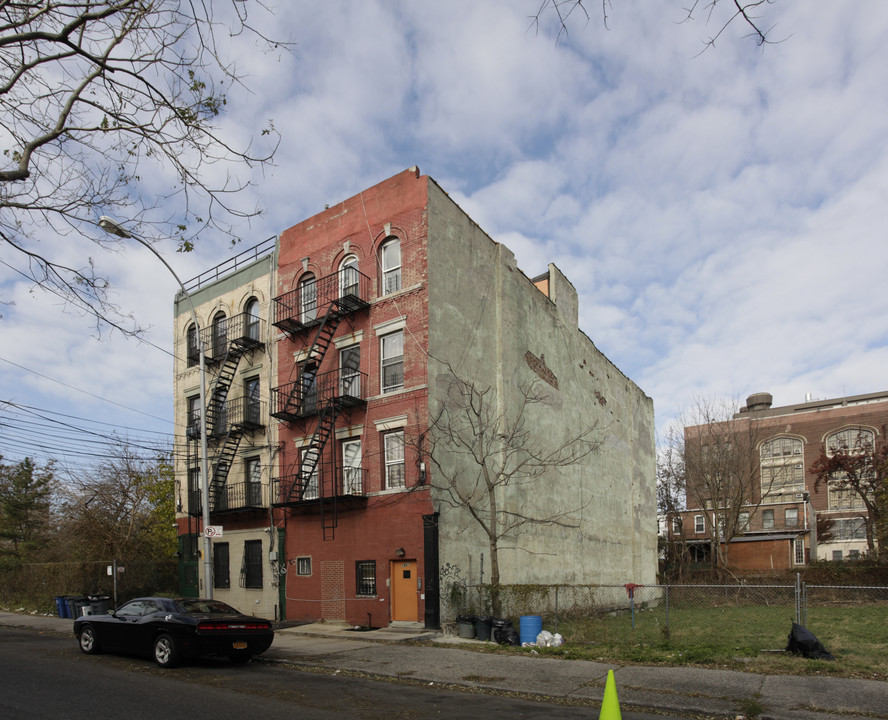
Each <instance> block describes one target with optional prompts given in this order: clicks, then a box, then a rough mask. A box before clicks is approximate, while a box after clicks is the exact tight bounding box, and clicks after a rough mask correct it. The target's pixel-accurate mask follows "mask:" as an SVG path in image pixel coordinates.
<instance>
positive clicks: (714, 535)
mask: <svg viewBox="0 0 888 720" xmlns="http://www.w3.org/2000/svg"><path fill="white" fill-rule="evenodd" d="M736 409H737V406H736V403H729V402H722V401H715V400H707V399H704V398H698V399H696V400H695V401H694V404H693V406H692V407H691V409H690V410H689V411H687V412H685V413H684V414H683V416H682V424H683V425H684V427H685V432H684V438H683V439H682V445H681V446H680V452H681V456H682V460H683V463H684V472H685V477H686V492H687V501H688V504H689V505H690V506H691V507H698V508H701V509H703V510H705V514H706V515H707V516H708V520H709V522H710V523H711V529H710V549H711V557H712V563H713V565H715V566H718V567H725V566H727V564H728V547H729V545H730V542H731V540H732V539H733V538H734V537H736V536H738V535H740V534H742V532H743V527H744V524H745V523H744V522H741V513H748V520H751V519H752V517H753V516H754V515H755V513H756V512H757V510H758V508H759V506H760V505H761V503H762V499H763V497H765V496H766V495H767V493H768V491H769V490H770V488H765V487H761V481H760V473H759V465H760V463H759V445H760V444H761V441H762V439H763V432H764V430H763V428H762V423H761V420H760V418H759V417H757V416H756V415H755V413H746V414H744V415H743V416H741V417H736V418H735V417H734V416H735V413H736ZM677 450H678V449H677ZM748 520H747V521H748Z"/></svg>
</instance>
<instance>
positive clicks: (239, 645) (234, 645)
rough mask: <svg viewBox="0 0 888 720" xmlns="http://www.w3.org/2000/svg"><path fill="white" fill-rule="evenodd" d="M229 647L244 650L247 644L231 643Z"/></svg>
mask: <svg viewBox="0 0 888 720" xmlns="http://www.w3.org/2000/svg"><path fill="white" fill-rule="evenodd" d="M231 647H233V648H234V649H235V650H246V649H247V644H246V643H245V642H234V643H231Z"/></svg>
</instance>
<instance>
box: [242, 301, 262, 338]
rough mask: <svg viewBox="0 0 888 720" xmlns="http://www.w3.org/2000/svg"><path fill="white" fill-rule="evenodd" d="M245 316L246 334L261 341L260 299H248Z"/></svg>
mask: <svg viewBox="0 0 888 720" xmlns="http://www.w3.org/2000/svg"><path fill="white" fill-rule="evenodd" d="M244 318H245V320H246V327H245V328H244V329H245V330H246V336H247V337H248V338H249V339H250V340H254V341H256V342H259V339H260V338H259V301H258V300H257V299H256V298H250V299H249V300H247V304H246V305H244Z"/></svg>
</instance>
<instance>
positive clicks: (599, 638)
mask: <svg viewBox="0 0 888 720" xmlns="http://www.w3.org/2000/svg"><path fill="white" fill-rule="evenodd" d="M447 597H448V599H449V601H450V605H449V607H448V608H447V611H448V612H445V613H442V617H448V618H450V619H453V618H454V617H456V616H457V615H460V616H463V617H465V616H476V617H482V618H484V617H492V618H503V619H509V620H511V621H512V623H513V624H514V626H515V627H518V626H519V624H520V618H521V617H522V616H527V615H530V616H535V615H538V616H540V617H541V618H542V621H543V627H544V629H546V630H549V631H550V632H552V633H555V632H559V633H561V634H562V635H563V636H564V638H565V639H566V640H567V642H568V643H570V644H574V645H580V646H587V647H594V646H601V647H602V648H607V647H609V648H621V649H622V650H624V651H625V650H626V649H627V648H628V649H632V650H633V652H638V651H639V649H641V648H645V647H647V648H659V649H661V650H664V651H674V652H675V653H677V654H679V655H683V656H685V658H686V659H700V660H704V659H706V657H708V656H714V655H715V654H719V655H723V654H724V653H725V651H726V649H727V651H728V652H729V653H732V654H733V655H736V656H749V655H756V654H758V653H762V652H766V651H770V650H783V649H784V648H785V646H786V641H787V635H788V634H789V631H790V629H791V627H792V623H793V622H798V623H800V624H804V625H807V626H808V627H809V629H811V630H812V632H814V633H815V634H817V635H818V636H822V638H821V639H825V641H827V642H830V643H833V644H834V645H838V646H840V647H848V646H851V645H853V644H854V643H862V642H864V641H866V642H870V641H871V640H872V638H875V637H881V638H882V639H883V641H884V640H885V639H886V630H885V628H884V618H885V617H886V614H885V613H886V611H888V587H839V586H823V585H806V584H805V583H801V582H798V583H796V584H794V585H756V584H747V583H742V584H738V585H656V586H641V585H632V584H629V585H615V586H608V585H594V586H593V585H583V586H578V585H552V586H539V585H506V586H499V587H495V586H490V585H476V586H469V585H463V586H461V587H456V588H453V587H451V589H450V592H449V593H448V594H447ZM448 613H449V614H448ZM839 635H841V641H840V642H839ZM624 656H625V655H624Z"/></svg>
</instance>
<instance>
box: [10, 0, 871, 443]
mask: <svg viewBox="0 0 888 720" xmlns="http://www.w3.org/2000/svg"><path fill="white" fill-rule="evenodd" d="M685 6H686V3H683V2H680V1H679V0H672V1H671V2H669V3H659V4H651V3H648V2H641V1H640V0H638V1H634V0H621V2H619V3H615V4H614V6H613V7H612V9H611V12H610V13H609V22H608V29H605V28H604V27H603V26H602V23H601V19H600V17H599V16H597V15H596V14H595V13H594V12H593V13H592V17H591V19H590V21H589V23H588V24H585V22H584V21H583V19H582V18H579V20H580V22H574V23H572V25H571V32H570V35H569V36H568V37H567V38H563V39H562V40H561V41H560V42H559V43H557V44H556V42H555V34H554V33H555V27H554V25H553V24H552V22H551V18H548V19H547V21H546V22H545V23H544V24H543V26H542V28H541V32H540V34H536V33H534V32H533V31H532V30H529V26H530V23H529V16H531V15H532V14H533V13H534V12H536V10H537V9H538V7H539V3H538V2H535V1H534V0H527V2H514V0H509V1H506V0H500V1H497V2H485V3H477V2H469V1H468V0H464V1H460V2H451V3H438V4H430V3H394V4H392V3H381V2H372V1H370V0H364V1H362V2H346V3H336V4H331V3H324V2H320V1H319V0H315V1H314V2H303V3H281V5H280V7H278V9H277V13H278V16H277V21H276V22H275V23H274V27H273V28H272V30H273V31H274V30H276V29H278V28H282V29H284V31H285V33H287V34H288V35H290V36H291V37H292V39H293V40H294V41H295V42H296V43H297V44H296V47H295V52H294V53H292V54H286V53H271V54H260V53H255V52H252V53H251V52H248V51H247V50H243V49H239V50H238V52H239V53H240V54H239V64H240V66H241V68H242V69H244V70H245V71H246V72H247V73H248V75H249V77H250V79H249V82H248V84H247V85H248V86H247V90H248V92H244V93H240V92H239V91H238V90H237V88H232V89H231V90H230V91H229V104H228V106H227V109H226V111H227V113H228V114H227V116H226V117H225V118H224V119H223V121H222V128H223V131H224V132H225V133H227V134H229V135H230V136H232V137H238V138H242V137H246V136H247V134H248V133H251V132H254V131H255V129H257V128H259V127H261V126H262V124H264V122H265V121H266V120H267V119H268V118H273V119H274V122H275V125H276V127H277V128H278V129H279V130H280V132H281V135H282V140H281V146H280V149H279V152H278V155H277V160H276V166H275V167H274V168H272V169H270V170H268V171H266V173H265V174H264V176H263V175H257V176H255V177H254V181H255V183H256V185H255V186H254V187H252V188H250V189H249V190H248V191H247V193H246V194H245V198H244V202H243V205H245V206H252V205H254V204H258V205H261V206H262V207H264V208H265V214H264V215H263V217H261V218H258V219H255V220H253V221H252V222H251V223H249V224H245V225H244V228H243V230H242V235H243V236H244V237H245V238H246V241H245V242H246V244H248V245H249V244H252V243H255V242H259V241H261V240H264V239H265V238H267V237H268V236H270V235H273V234H276V233H278V232H280V231H281V230H283V229H284V228H286V227H289V226H290V225H292V224H294V223H296V222H299V221H301V220H303V219H305V218H306V217H308V216H310V215H312V214H314V213H315V212H318V211H319V210H321V209H322V208H323V206H324V204H325V203H330V204H333V203H336V202H339V201H341V200H343V199H344V198H346V197H349V196H351V195H353V194H355V193H356V192H358V191H360V190H361V189H363V188H365V187H368V186H370V185H373V184H375V183H377V182H379V181H380V180H382V179H384V178H386V177H388V176H390V175H393V174H395V173H396V172H399V171H400V170H403V169H404V168H406V167H410V166H412V165H415V164H416V165H419V167H420V169H421V170H422V171H423V172H426V173H428V174H430V175H431V176H432V177H434V178H435V180H436V181H437V182H438V183H439V184H440V185H441V186H442V187H443V188H444V189H445V190H446V191H448V192H449V193H450V194H451V196H452V197H453V198H454V199H455V200H456V201H457V202H458V203H459V204H460V205H461V207H463V209H464V210H466V211H467V212H468V213H469V214H470V215H471V216H472V217H473V218H474V219H475V220H476V221H477V222H478V224H479V225H480V226H481V227H482V228H483V229H484V230H485V231H486V232H488V233H489V234H490V235H491V237H493V238H494V239H495V240H498V241H501V242H504V243H505V244H507V245H508V246H509V247H510V248H511V249H512V250H513V251H514V252H515V254H516V257H517V259H518V263H519V266H520V267H521V269H522V270H523V271H524V272H525V273H527V274H528V275H534V274H536V273H539V272H542V271H544V270H545V268H546V265H547V263H549V262H554V263H556V264H557V265H558V266H559V267H560V268H561V269H562V270H563V271H564V272H565V273H566V274H567V275H568V277H569V279H570V280H571V282H572V283H573V284H574V286H575V287H576V288H577V290H578V292H579V293H580V322H581V327H582V329H583V330H584V331H585V332H586V333H587V334H588V335H589V336H590V337H591V338H592V340H593V341H594V342H595V343H596V345H597V346H598V347H599V348H600V349H601V350H602V351H604V352H605V353H606V354H607V355H608V356H609V357H610V358H611V359H612V360H613V361H614V362H615V363H616V364H617V366H618V367H619V368H620V369H621V370H622V371H623V372H625V373H626V374H627V375H628V376H629V377H631V378H632V379H633V380H635V381H636V382H638V383H639V384H640V386H641V387H642V389H643V390H645V391H646V392H647V393H648V394H649V395H651V396H652V397H653V398H654V402H655V406H656V410H657V414H658V424H659V425H660V426H663V425H665V423H666V422H667V421H668V419H669V418H670V417H672V416H674V415H675V414H676V413H677V412H678V411H679V410H680V408H681V407H682V406H683V405H687V404H688V402H689V399H690V398H691V397H693V396H694V395H698V394H701V393H702V394H709V395H713V396H719V397H732V396H733V397H736V398H738V399H740V400H742V399H743V398H745V397H746V395H747V394H749V393H751V392H754V391H760V390H765V391H769V392H772V393H773V394H774V395H775V402H777V403H781V404H782V403H790V402H795V401H799V400H801V399H803V397H804V393H806V392H811V393H813V394H814V395H815V396H816V397H826V396H837V395H842V394H855V393H861V392H869V391H875V390H881V389H884V385H883V377H884V366H885V361H886V354H888V350H886V348H888V320H886V319H885V318H888V300H886V299H885V294H884V293H882V292H881V291H880V288H881V281H882V278H881V274H883V272H882V269H883V268H884V267H885V266H886V261H888V249H886V248H888V243H886V242H885V240H884V228H885V227H886V225H888V223H886V219H888V218H886V214H888V202H886V200H888V181H886V179H885V178H886V177H888V107H886V106H888V96H886V94H885V93H884V90H883V86H884V79H883V76H884V70H883V68H884V67H885V66H886V65H888V47H886V45H885V43H884V37H885V35H886V31H888V6H885V7H883V6H882V5H881V4H877V3H870V4H867V6H866V9H865V11H863V10H861V9H859V8H857V7H851V6H849V5H848V4H846V3H827V4H825V5H823V6H819V7H818V11H817V12H816V13H812V12H811V11H810V9H809V8H808V7H807V5H805V4H801V3H784V2H781V3H776V4H774V5H769V6H768V7H767V8H766V9H765V11H766V12H767V13H768V15H767V21H766V24H767V25H768V26H770V25H774V24H776V30H775V33H776V36H777V37H778V38H785V42H783V43H781V44H777V45H772V46H768V47H766V48H764V49H758V48H756V47H755V44H754V42H753V41H752V40H751V39H749V38H744V37H743V36H744V35H745V34H746V29H745V28H743V27H742V26H738V25H734V26H731V27H729V29H728V30H727V31H726V33H725V34H724V35H723V36H722V37H721V38H720V39H719V41H718V43H717V44H716V46H715V47H714V48H710V49H708V50H706V51H705V52H703V53H702V54H699V55H698V53H699V52H700V50H701V49H703V40H705V39H706V38H707V37H708V36H710V35H711V34H713V32H715V30H716V29H717V28H718V27H719V22H718V19H713V21H712V22H711V23H709V24H708V25H707V24H706V23H705V22H704V19H703V18H702V17H700V18H697V19H696V20H695V21H693V22H689V23H679V22H678V21H679V20H681V19H682V17H683V12H684V11H683V7H685ZM590 12H592V8H590ZM575 19H576V18H575ZM154 182H155V183H156V186H157V187H161V186H162V181H161V180H160V179H156V180H154ZM163 251H164V253H165V256H166V257H167V258H168V259H169V260H170V261H171V263H172V264H173V265H174V267H175V268H176V269H177V271H178V272H180V275H181V276H182V277H183V278H188V277H191V276H193V275H196V274H197V273H198V272H200V271H202V270H204V269H207V268H209V267H211V266H213V265H215V264H217V263H218V262H220V261H221V260H223V259H224V258H225V257H227V256H228V255H230V254H232V252H236V251H232V250H230V249H228V248H226V247H225V246H224V244H223V245H219V244H217V243H215V242H214V241H213V240H212V239H207V241H205V242H204V243H202V244H201V245H199V246H198V248H197V250H196V252H195V253H193V254H190V255H179V254H175V253H174V252H173V248H172V247H171V246H165V247H164V248H163ZM65 252H66V253H70V254H69V255H68V257H69V259H72V260H74V259H77V260H79V261H80V262H83V259H84V257H85V256H86V255H87V254H89V253H93V254H95V255H96V257H97V259H98V260H100V261H101V263H102V265H103V266H104V267H106V268H107V269H108V271H109V274H110V275H111V276H112V279H113V281H114V287H115V292H116V293H118V295H117V297H118V300H119V302H120V303H121V305H122V306H124V307H127V308H130V309H132V310H134V311H136V314H137V316H138V318H139V320H140V321H141V322H142V323H143V324H150V325H152V326H153V329H152V331H151V334H150V336H149V337H150V339H151V340H152V341H153V342H155V343H156V344H158V345H160V346H162V347H167V348H169V347H170V346H171V334H170V333H171V324H172V313H171V304H172V298H173V294H174V292H175V283H174V282H173V281H172V278H170V277H169V273H167V272H166V270H165V269H164V268H162V267H161V266H160V264H159V263H158V262H157V260H156V259H154V258H152V257H151V256H150V255H148V254H147V253H142V252H140V251H139V249H138V248H132V247H130V248H129V249H128V250H127V252H126V254H125V255H121V256H115V255H112V256H106V255H105V254H104V253H99V252H96V251H95V249H94V248H92V247H91V246H88V245H69V246H67V247H66V248H65ZM5 253H6V251H4V255H5ZM0 281H2V283H3V284H2V287H3V293H4V295H3V297H4V299H13V300H15V302H16V305H15V306H14V307H6V308H3V309H2V312H3V315H4V317H3V319H2V320H0V323H2V329H3V333H4V341H5V342H4V345H5V348H4V350H3V351H2V352H0V356H3V357H6V358H7V359H9V360H12V361H14V362H17V363H19V364H23V365H26V366H28V367H32V368H33V369H34V370H37V371H39V372H41V373H43V374H45V375H48V376H50V377H55V378H58V379H60V380H63V381H64V382H66V383H69V384H71V385H75V386H77V387H84V388H85V389H90V390H92V389H96V390H98V391H99V392H97V394H100V395H103V396H105V397H126V399H127V403H126V404H129V405H133V404H134V405H137V406H138V407H140V408H142V407H144V408H151V409H152V414H160V415H163V416H167V417H168V416H171V408H172V401H171V397H170V393H171V385H172V383H171V379H172V378H171V375H170V373H171V369H170V362H169V358H168V356H165V355H164V353H162V352H160V351H157V350H154V349H151V348H147V347H145V346H139V345H137V344H136V343H134V342H133V341H130V340H124V339H123V338H121V337H120V336H119V335H117V334H112V335H111V336H103V338H102V340H101V342H99V341H97V340H95V339H94V338H93V337H92V335H91V322H90V321H89V319H88V318H81V317H79V316H78V315H77V314H76V313H70V312H69V313H63V312H62V311H61V310H62V308H60V307H59V306H58V302H57V301H56V300H54V299H52V298H47V297H44V296H41V295H40V294H30V293H29V292H28V290H27V288H26V287H24V286H21V285H17V284H15V283H17V282H18V281H17V280H16V279H15V277H14V276H12V275H11V274H9V273H7V272H6V270H4V272H3V275H2V276H0ZM3 369H4V373H3V378H2V385H0V389H2V392H3V393H4V397H6V398H9V397H13V396H15V397H25V398H27V397H29V396H30V394H31V393H32V392H33V393H37V392H38V391H39V392H41V393H45V394H43V395H40V396H37V397H40V402H34V403H33V404H42V405H43V406H51V405H50V404H51V403H53V402H57V403H58V404H60V405H66V406H70V407H81V408H82V409H83V410H84V411H85V412H102V411H101V410H97V409H96V407H97V405H101V404H100V403H97V404H96V405H94V404H93V401H92V400H88V399H85V398H84V397H83V396H82V395H81V396H80V397H78V393H74V392H72V391H68V390H65V389H63V388H61V387H60V386H53V385H54V384H53V383H49V382H47V381H44V380H41V379H40V378H38V377H36V376H33V375H31V376H29V374H28V373H25V372H22V371H18V370H16V369H15V368H11V367H7V366H4V368H3ZM134 371H136V372H137V373H138V376H137V379H136V380H135V381H134V378H133V372H134ZM0 399H2V398H0ZM108 412H110V413H112V414H114V415H115V416H116V417H120V418H121V422H124V421H125V422H129V423H130V424H132V425H136V426H140V425H141V419H140V418H139V417H137V416H133V415H132V414H130V416H129V418H128V419H127V418H126V413H125V412H123V411H119V409H114V410H113V411H110V410H109V411H108ZM118 412H119V414H118Z"/></svg>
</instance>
